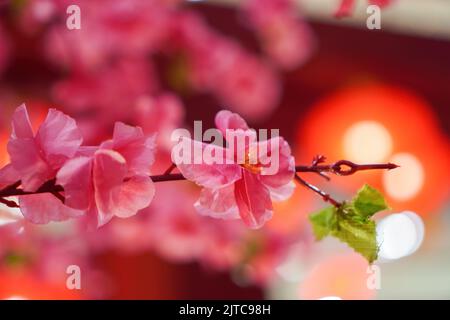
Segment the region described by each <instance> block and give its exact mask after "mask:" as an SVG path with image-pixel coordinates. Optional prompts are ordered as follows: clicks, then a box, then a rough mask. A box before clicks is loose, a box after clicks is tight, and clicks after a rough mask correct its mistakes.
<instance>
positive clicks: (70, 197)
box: [56, 157, 93, 210]
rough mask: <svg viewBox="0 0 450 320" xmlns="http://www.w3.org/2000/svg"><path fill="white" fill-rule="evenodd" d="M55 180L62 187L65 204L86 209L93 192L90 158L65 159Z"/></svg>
mask: <svg viewBox="0 0 450 320" xmlns="http://www.w3.org/2000/svg"><path fill="white" fill-rule="evenodd" d="M56 182H57V184H58V185H61V186H62V187H63V188H64V195H65V204H66V205H67V206H69V207H71V208H74V209H79V210H87V209H88V208H89V206H90V205H91V199H92V197H91V195H92V193H93V185H92V158H89V157H78V158H74V159H71V160H69V161H67V162H66V163H65V164H64V166H63V167H62V168H61V169H60V170H59V171H58V173H57V175H56Z"/></svg>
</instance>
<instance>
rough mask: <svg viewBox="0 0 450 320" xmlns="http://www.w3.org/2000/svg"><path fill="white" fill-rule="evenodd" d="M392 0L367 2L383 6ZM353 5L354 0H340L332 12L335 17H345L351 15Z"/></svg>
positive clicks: (392, 0)
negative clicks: (337, 6)
mask: <svg viewBox="0 0 450 320" xmlns="http://www.w3.org/2000/svg"><path fill="white" fill-rule="evenodd" d="M392 2H394V0H369V4H373V5H377V6H379V7H380V8H384V7H387V6H389V5H390V4H392ZM354 6H355V0H341V3H340V5H339V8H338V9H337V11H336V13H335V14H334V15H335V16H336V17H338V18H340V17H346V16H349V15H351V13H352V11H353V8H354Z"/></svg>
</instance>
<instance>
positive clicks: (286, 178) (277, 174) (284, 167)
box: [257, 137, 295, 188]
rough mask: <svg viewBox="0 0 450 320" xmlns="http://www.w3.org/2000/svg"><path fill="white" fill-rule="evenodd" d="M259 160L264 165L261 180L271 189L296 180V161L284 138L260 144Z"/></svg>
mask: <svg viewBox="0 0 450 320" xmlns="http://www.w3.org/2000/svg"><path fill="white" fill-rule="evenodd" d="M257 148H258V153H259V154H258V159H259V161H261V162H262V163H263V164H264V165H263V166H262V169H261V176H260V180H261V182H262V183H264V184H265V185H267V186H269V187H271V188H279V187H282V186H283V185H286V184H288V183H289V182H290V181H292V179H293V178H294V174H295V160H294V157H292V154H291V148H290V147H289V144H288V143H287V142H286V140H284V139H283V138H282V137H276V138H272V139H270V140H266V141H262V142H259V143H258V146H257Z"/></svg>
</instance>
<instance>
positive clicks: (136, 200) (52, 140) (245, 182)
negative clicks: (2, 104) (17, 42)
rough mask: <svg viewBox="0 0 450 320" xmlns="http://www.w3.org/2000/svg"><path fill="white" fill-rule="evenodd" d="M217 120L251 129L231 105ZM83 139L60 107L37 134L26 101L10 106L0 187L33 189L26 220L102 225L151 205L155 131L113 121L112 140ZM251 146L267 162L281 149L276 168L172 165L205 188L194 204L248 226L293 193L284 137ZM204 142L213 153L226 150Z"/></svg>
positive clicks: (23, 200) (25, 199)
mask: <svg viewBox="0 0 450 320" xmlns="http://www.w3.org/2000/svg"><path fill="white" fill-rule="evenodd" d="M216 125H217V128H218V129H219V130H220V131H221V132H222V133H223V134H224V136H225V131H226V130H228V129H232V130H241V131H242V132H243V133H245V132H246V131H248V130H250V129H249V127H248V126H247V123H246V122H245V121H244V119H242V118H241V117H240V116H239V115H237V114H235V113H231V112H229V111H221V112H219V113H218V114H217V116H216ZM82 142H83V138H82V135H81V132H80V130H79V128H78V127H77V125H76V122H75V120H74V119H72V118H71V117H69V116H67V115H65V114H63V113H62V112H60V111H57V110H55V109H50V110H49V112H48V115H47V118H46V119H45V121H44V122H43V123H42V124H41V125H40V126H39V129H38V130H37V132H36V134H35V133H34V132H33V129H32V126H31V123H30V120H29V117H28V113H27V109H26V106H25V105H21V106H20V107H18V108H17V109H16V111H15V113H14V115H13V119H12V134H11V138H10V140H9V142H8V153H9V155H10V159H11V163H10V164H8V165H7V166H6V167H4V168H3V169H2V170H1V171H0V185H2V186H3V187H4V186H7V185H9V184H13V183H16V182H17V181H20V183H21V186H22V189H23V190H24V191H26V192H29V193H31V194H26V195H21V196H19V204H20V209H21V211H22V213H23V215H24V216H25V217H26V218H27V219H29V220H30V221H32V222H34V223H40V224H42V223H48V222H50V221H62V220H66V219H69V218H74V217H81V216H83V217H86V218H87V219H88V220H89V221H95V223H96V225H97V226H102V225H104V224H106V223H107V222H109V221H110V220H111V218H113V217H120V218H127V217H131V216H133V215H135V214H136V213H137V212H138V211H140V210H142V209H144V208H147V207H148V206H149V205H150V203H151V201H152V199H153V196H154V194H155V188H154V184H153V182H152V180H151V177H150V167H151V165H152V164H153V163H154V161H155V155H154V154H155V149H156V145H155V135H151V136H146V135H144V133H143V131H142V129H141V128H139V127H132V126H128V125H126V124H124V123H121V122H117V123H116V124H115V126H114V133H113V137H112V139H110V140H107V141H105V142H103V143H101V144H100V145H99V146H83V145H82ZM191 143H201V142H196V141H191ZM255 143H256V142H255ZM257 144H264V145H265V147H264V149H263V150H267V152H266V153H265V154H262V155H259V157H260V160H261V161H260V162H261V163H264V164H267V165H268V166H269V165H270V163H269V161H267V159H262V158H263V157H266V158H268V157H269V154H271V153H272V152H273V148H279V150H277V151H278V152H277V154H279V158H280V159H278V161H279V166H278V170H277V172H276V173H275V174H273V173H269V172H268V170H267V169H266V167H264V166H259V165H250V164H238V163H231V164H228V163H227V164H214V163H213V164H205V163H201V164H179V165H178V169H179V170H180V172H181V173H182V174H183V175H184V177H185V178H187V179H188V180H191V181H194V182H196V183H197V184H199V185H200V186H202V187H203V190H202V192H201V196H200V199H199V200H198V201H197V203H196V205H195V206H196V208H197V210H198V211H199V212H200V213H202V214H204V215H208V216H212V217H215V218H222V219H237V218H241V219H242V220H243V221H244V223H245V224H246V225H247V226H249V227H251V228H259V227H261V226H262V225H263V224H264V223H265V222H266V221H267V220H269V219H270V218H271V216H272V211H273V208H272V200H285V199H287V198H288V197H289V196H290V195H291V194H292V190H293V187H294V186H293V183H292V179H293V176H294V174H295V164H294V158H293V157H292V155H291V150H290V147H289V145H288V144H287V142H286V141H284V139H283V138H281V137H276V138H272V139H270V140H266V141H261V142H257ZM205 146H206V145H205ZM209 147H213V148H214V149H215V150H214V151H215V152H216V153H224V151H225V150H224V149H223V148H221V147H219V146H213V145H209ZM251 147H252V146H251V145H250V143H247V144H246V145H245V146H241V148H245V150H239V149H236V150H234V152H236V153H237V152H242V151H243V152H244V153H246V152H248V150H249V149H250V148H251ZM263 160H264V161H263ZM192 163H196V162H192ZM53 179H56V185H59V186H62V187H63V191H62V194H56V193H57V191H55V192H51V193H50V192H47V193H40V192H38V191H39V190H40V187H41V186H43V185H44V184H45V183H47V182H48V181H51V180H53ZM58 196H60V197H61V196H62V197H63V199H61V198H60V197H58ZM62 200H63V201H62Z"/></svg>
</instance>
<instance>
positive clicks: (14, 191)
mask: <svg viewBox="0 0 450 320" xmlns="http://www.w3.org/2000/svg"><path fill="white" fill-rule="evenodd" d="M324 161H325V157H323V156H317V157H315V158H314V160H313V162H312V164H311V165H309V166H305V165H298V166H296V167H295V172H296V175H295V179H296V181H298V182H299V183H300V184H301V185H303V186H305V187H307V188H308V189H311V190H312V191H314V192H315V193H317V194H319V195H320V196H321V197H322V198H323V199H324V201H326V202H330V203H331V204H333V205H335V206H340V205H341V204H340V203H339V202H338V201H336V200H335V199H333V198H332V197H331V196H330V195H329V194H327V193H325V192H323V191H322V190H320V189H319V188H318V187H316V186H314V185H312V184H310V183H308V182H307V181H305V180H304V179H302V178H301V177H300V176H299V175H298V174H297V173H307V172H310V173H317V174H320V175H321V176H322V177H324V178H326V179H327V180H329V179H330V177H328V176H327V175H325V173H332V174H335V175H339V176H349V175H353V174H355V173H357V172H359V171H367V170H392V169H395V168H398V166H397V165H395V164H393V163H386V164H356V163H353V162H351V161H348V160H340V161H338V162H335V163H333V164H329V165H325V164H322V163H323V162H324ZM175 168H176V165H175V164H172V165H171V166H170V167H169V168H168V169H167V170H166V171H165V172H164V173H163V174H161V175H152V176H150V178H151V179H152V181H153V182H166V181H182V180H186V178H185V177H184V176H183V175H182V174H181V173H171V172H172V171H173V170H174V169H175ZM20 186H21V182H20V181H17V182H16V183H14V184H12V185H10V186H8V187H6V188H4V189H2V190H0V203H3V204H5V205H6V206H8V207H11V208H16V207H18V204H17V203H15V202H14V201H12V200H7V199H5V198H7V197H14V196H25V195H30V194H41V193H51V194H53V195H54V196H55V197H57V198H58V199H59V200H61V201H62V202H63V203H64V201H65V199H64V196H63V195H62V194H61V192H64V188H63V187H62V186H60V185H57V184H56V179H52V180H49V181H47V182H46V183H44V184H43V185H42V186H41V187H40V188H39V189H38V190H36V191H34V192H29V191H24V190H23V189H21V188H20Z"/></svg>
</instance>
